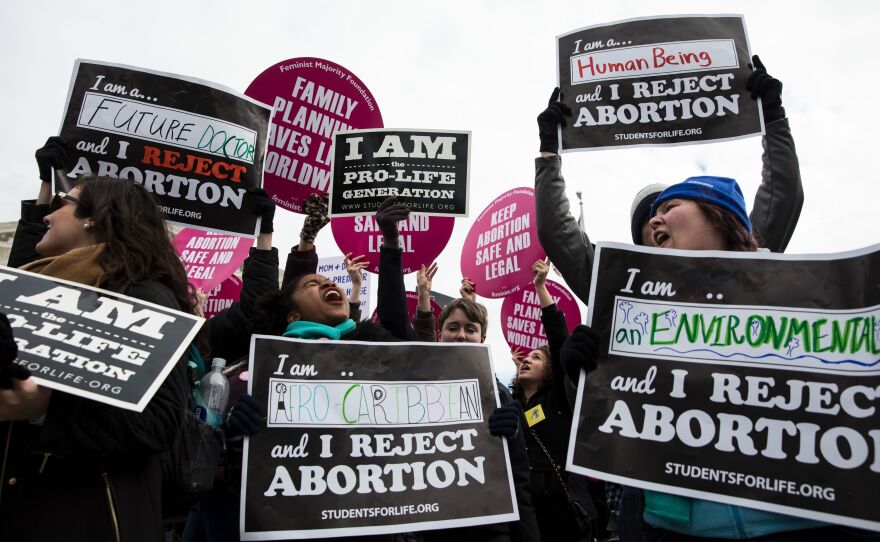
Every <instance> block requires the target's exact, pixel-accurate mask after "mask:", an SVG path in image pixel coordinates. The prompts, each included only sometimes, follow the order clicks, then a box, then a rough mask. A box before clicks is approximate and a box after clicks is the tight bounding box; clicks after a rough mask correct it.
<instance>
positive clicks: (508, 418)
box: [489, 401, 522, 440]
mask: <svg viewBox="0 0 880 542" xmlns="http://www.w3.org/2000/svg"><path fill="white" fill-rule="evenodd" d="M521 421H522V405H521V404H520V403H519V401H511V402H509V403H507V404H506V405H504V406H500V407H498V408H496V409H495V412H493V413H492V415H491V416H489V432H490V433H492V434H493V435H495V436H496V437H504V438H506V439H507V440H510V439H512V438H516V435H517V434H518V433H519V424H520V422H521Z"/></svg>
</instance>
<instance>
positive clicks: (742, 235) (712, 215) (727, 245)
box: [693, 200, 761, 252]
mask: <svg viewBox="0 0 880 542" xmlns="http://www.w3.org/2000/svg"><path fill="white" fill-rule="evenodd" d="M693 201H694V203H696V204H697V207H699V208H700V210H701V211H703V214H704V215H705V216H706V218H707V219H708V220H709V222H711V223H712V225H713V226H715V228H716V229H717V230H718V231H719V232H721V236H722V237H723V238H724V250H732V251H735V252H755V251H756V250H758V247H759V246H761V239H760V234H759V233H758V232H757V231H756V230H754V229H752V231H751V232H749V230H747V229H746V227H745V226H744V225H743V223H742V222H740V221H739V219H738V218H736V215H734V214H733V213H731V212H730V211H728V210H727V209H722V208H721V207H718V206H717V205H712V204H711V203H706V202H704V201H701V200H693Z"/></svg>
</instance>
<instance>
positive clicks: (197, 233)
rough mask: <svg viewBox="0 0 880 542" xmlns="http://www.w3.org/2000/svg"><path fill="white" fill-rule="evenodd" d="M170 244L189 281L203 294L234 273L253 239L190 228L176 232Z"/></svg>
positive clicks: (248, 250) (246, 255)
mask: <svg viewBox="0 0 880 542" xmlns="http://www.w3.org/2000/svg"><path fill="white" fill-rule="evenodd" d="M172 242H173V244H174V250H176V251H177V254H179V255H180V261H182V262H183V267H184V269H186V276H187V279H188V280H189V282H191V283H192V285H193V286H195V287H196V288H201V289H202V290H205V291H208V290H211V289H213V288H214V287H215V286H217V285H219V284H220V283H221V282H223V281H224V280H225V279H226V278H227V277H229V276H230V275H232V274H233V273H235V272H236V271H237V270H238V269H239V268H240V267H241V264H242V263H243V262H244V261H245V259H247V257H248V254H249V253H250V250H251V247H252V246H253V245H254V240H253V239H248V238H243V237H239V236H237V235H223V234H220V233H214V232H206V231H201V230H196V229H193V228H184V229H182V230H180V231H179V232H178V233H177V235H175V236H174V239H173V241H172Z"/></svg>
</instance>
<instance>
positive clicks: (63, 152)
mask: <svg viewBox="0 0 880 542" xmlns="http://www.w3.org/2000/svg"><path fill="white" fill-rule="evenodd" d="M34 157H36V159H37V167H38V168H39V170H40V180H41V181H43V182H44V183H51V182H52V168H55V169H64V165H65V164H66V163H67V144H66V143H65V142H64V140H63V139H61V138H60V137H58V136H52V137H50V138H49V139H47V140H46V144H45V145H43V146H42V147H40V148H39V149H37V152H36V153H34Z"/></svg>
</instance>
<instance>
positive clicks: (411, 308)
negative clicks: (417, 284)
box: [373, 292, 443, 341]
mask: <svg viewBox="0 0 880 542" xmlns="http://www.w3.org/2000/svg"><path fill="white" fill-rule="evenodd" d="M418 308H419V294H417V293H416V292H407V293H406V312H407V318H409V321H410V322H412V319H413V317H414V316H415V315H416V309H418ZM431 310H432V311H434V340H436V341H439V340H440V325H439V322H440V313H441V312H443V307H441V306H440V305H439V304H438V303H437V302H436V301H435V300H434V296H431ZM373 321H374V322H378V321H379V313H378V312H376V311H375V310H374V311H373Z"/></svg>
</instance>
